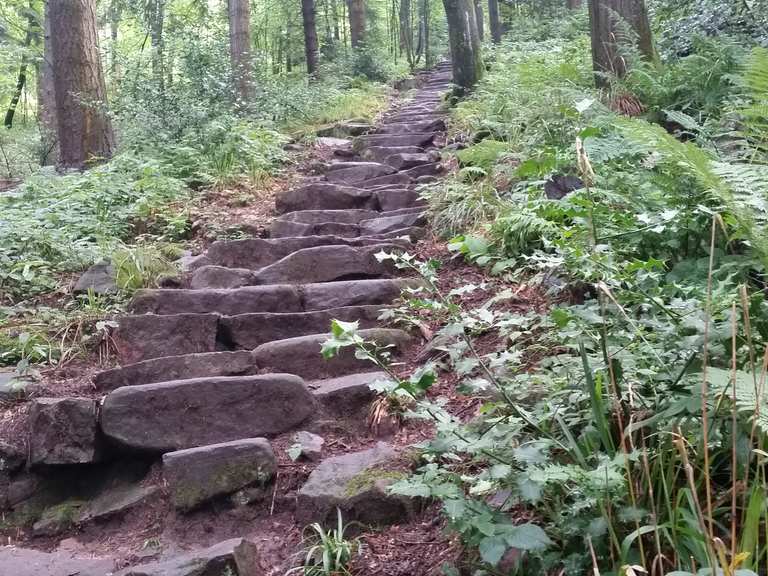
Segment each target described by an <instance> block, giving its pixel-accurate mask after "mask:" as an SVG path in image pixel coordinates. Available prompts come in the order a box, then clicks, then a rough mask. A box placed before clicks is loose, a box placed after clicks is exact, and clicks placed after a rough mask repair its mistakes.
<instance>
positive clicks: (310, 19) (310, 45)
mask: <svg viewBox="0 0 768 576" xmlns="http://www.w3.org/2000/svg"><path fill="white" fill-rule="evenodd" d="M301 17H302V20H303V22H304V52H305V54H306V58H307V74H309V75H310V76H314V75H315V74H316V73H317V61H318V44H317V27H316V25H315V0H301Z"/></svg>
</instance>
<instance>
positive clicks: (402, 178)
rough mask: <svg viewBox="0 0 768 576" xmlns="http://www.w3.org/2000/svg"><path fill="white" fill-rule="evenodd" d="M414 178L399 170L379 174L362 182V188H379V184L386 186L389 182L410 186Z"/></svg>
mask: <svg viewBox="0 0 768 576" xmlns="http://www.w3.org/2000/svg"><path fill="white" fill-rule="evenodd" d="M411 182H412V179H411V177H410V176H408V174H406V173H405V172H397V173H395V174H389V175H387V176H379V177H378V178H371V179H370V180H365V181H363V182H360V184H359V185H360V187H362V188H377V187H379V186H385V185H387V184H399V185H400V186H409V185H410V184H411Z"/></svg>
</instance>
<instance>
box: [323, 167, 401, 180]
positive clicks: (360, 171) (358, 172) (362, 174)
mask: <svg viewBox="0 0 768 576" xmlns="http://www.w3.org/2000/svg"><path fill="white" fill-rule="evenodd" d="M348 164H351V165H352V166H349V167H346V168H342V167H339V168H337V169H333V170H330V171H329V172H328V173H327V174H326V175H325V179H326V180H328V181H329V182H334V183H339V184H356V183H359V182H363V181H365V180H372V179H374V178H379V177H382V176H388V175H390V174H394V173H395V172H397V170H395V169H394V168H392V167H391V166H387V165H386V164H378V163H376V162H349V163H348ZM336 166H339V165H338V164H337V165H336Z"/></svg>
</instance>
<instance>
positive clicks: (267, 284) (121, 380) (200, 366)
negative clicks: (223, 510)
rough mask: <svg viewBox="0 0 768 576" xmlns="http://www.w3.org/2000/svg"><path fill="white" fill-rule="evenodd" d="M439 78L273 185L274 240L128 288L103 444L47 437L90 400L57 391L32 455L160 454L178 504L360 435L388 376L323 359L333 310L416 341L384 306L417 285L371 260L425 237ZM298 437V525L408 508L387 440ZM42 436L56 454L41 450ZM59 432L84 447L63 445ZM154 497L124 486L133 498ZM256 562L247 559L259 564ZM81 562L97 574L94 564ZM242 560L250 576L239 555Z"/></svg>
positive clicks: (248, 482)
mask: <svg viewBox="0 0 768 576" xmlns="http://www.w3.org/2000/svg"><path fill="white" fill-rule="evenodd" d="M449 83H450V70H449V68H447V67H446V66H442V65H441V66H440V67H438V68H437V69H435V70H432V71H430V72H427V73H424V74H422V75H421V76H420V78H419V87H418V88H417V89H416V90H415V94H414V96H413V98H412V99H410V100H408V101H405V102H400V103H398V104H396V105H395V106H394V107H393V108H392V109H391V110H390V111H388V112H387V113H385V115H384V116H383V118H382V120H381V122H380V123H379V124H378V126H376V127H374V128H373V129H372V130H371V131H369V132H368V133H365V134H363V135H361V136H358V137H357V138H356V139H355V140H354V142H353V143H352V145H351V146H344V145H341V146H340V147H339V148H337V149H336V150H335V152H334V156H335V158H336V159H335V160H334V161H333V162H332V163H330V164H329V165H328V166H327V170H326V172H325V174H324V175H323V176H318V177H308V178H307V180H306V182H305V183H304V185H303V186H301V187H298V188H294V189H291V190H289V191H287V192H286V193H284V194H282V195H281V196H280V197H279V198H278V200H277V206H276V208H277V211H278V213H279V214H281V215H280V216H279V217H278V218H276V219H275V220H274V222H273V223H272V226H271V233H270V238H269V239H260V238H252V239H246V240H237V241H223V242H217V243H215V244H214V245H212V246H211V247H210V248H209V249H208V250H207V252H205V253H204V254H203V255H201V256H200V257H198V258H196V259H195V261H194V262H193V263H192V265H191V267H190V268H191V269H190V274H189V280H188V285H187V287H186V288H183V289H156V290H142V291H140V292H139V293H137V295H136V296H135V297H134V299H133V301H132V302H131V306H130V310H131V312H132V314H131V315H128V316H125V317H123V318H121V319H120V322H119V329H118V331H117V334H116V342H117V343H118V346H119V349H120V354H121V358H122V361H123V364H122V366H121V367H119V368H115V369H112V370H108V371H106V372H102V373H100V374H98V375H97V376H96V377H95V379H94V384H95V386H96V387H97V388H98V389H99V390H100V391H102V392H103V393H104V394H105V395H106V396H105V398H104V400H103V402H102V404H101V407H100V410H99V415H98V422H97V424H96V430H95V433H94V435H93V437H94V440H93V442H94V443H97V442H98V443H99V445H100V446H99V447H98V448H100V449H98V450H97V449H96V448H97V447H96V446H91V447H89V446H88V445H87V443H88V441H89V440H88V437H87V435H83V433H82V430H80V431H79V434H77V433H75V432H73V431H70V430H68V429H67V427H66V426H65V427H63V428H62V427H59V428H57V430H56V438H55V441H54V440H53V439H52V438H50V432H45V431H43V430H42V426H43V425H44V423H47V422H55V421H56V418H57V416H60V415H61V414H68V415H71V414H73V413H83V412H85V413H87V411H88V410H89V407H88V405H87V403H88V402H89V400H87V399H81V400H82V402H83V405H81V406H76V405H73V404H72V403H71V402H70V404H69V405H65V404H63V402H65V400H63V399H59V400H56V401H52V402H50V403H49V404H41V405H40V406H38V407H37V409H36V410H37V412H38V413H39V414H42V416H44V417H38V418H37V419H35V418H33V419H32V422H31V430H30V448H31V462H32V464H38V465H47V466H60V465H68V466H76V465H88V464H90V463H92V462H94V461H96V460H97V459H103V458H105V453H107V454H108V456H107V458H108V459H110V460H119V459H123V460H130V459H131V458H132V457H133V456H132V455H135V454H141V455H144V456H146V455H150V456H151V457H152V458H155V459H158V460H159V459H160V457H161V456H162V483H163V486H164V490H167V493H168V495H169V499H170V506H171V507H172V508H174V509H175V510H176V512H177V513H178V514H180V515H181V514H184V513H186V512H187V511H189V510H194V509H199V508H200V507H202V506H206V505H208V504H209V503H210V502H216V499H217V498H218V499H221V498H222V497H229V496H231V495H232V494H236V495H237V497H238V498H241V499H244V500H246V501H247V500H248V499H249V498H251V497H253V498H257V496H254V495H253V494H254V491H253V490H252V489H251V491H250V492H249V487H252V486H253V485H254V484H260V483H261V484H264V483H269V481H271V480H272V479H273V477H274V476H275V473H276V470H277V459H276V457H275V450H273V448H272V446H271V445H270V439H274V438H277V437H284V435H285V434H292V433H294V432H298V431H312V432H316V433H318V434H323V432H324V431H326V430H329V429H332V428H333V427H334V426H335V427H340V426H341V427H343V426H346V427H353V428H354V427H357V428H358V429H360V428H361V426H362V424H361V423H362V421H364V418H365V414H366V411H367V408H368V405H369V403H370V401H371V400H372V396H371V394H372V393H371V391H370V389H369V388H368V384H369V383H371V382H373V381H374V380H376V379H380V378H381V377H382V374H380V373H376V372H371V369H372V367H371V365H370V364H368V363H367V362H365V361H362V360H359V359H356V358H355V356H354V354H353V352H352V351H351V350H348V351H345V352H344V353H343V354H341V355H340V356H339V357H337V358H334V359H332V360H330V361H326V360H323V359H322V358H321V356H320V354H319V351H320V347H321V344H322V342H323V341H324V340H325V339H326V338H327V336H326V335H327V333H328V329H329V325H330V321H331V319H334V318H336V319H339V320H344V321H355V320H356V321H358V322H359V323H360V326H361V327H363V328H365V329H366V334H367V337H368V338H369V339H374V340H376V341H377V342H379V343H382V344H391V345H393V346H394V348H395V349H402V348H403V347H405V346H406V345H407V343H408V341H409V335H408V334H406V333H405V332H402V331H400V330H392V329H384V328H380V327H377V326H378V321H377V317H378V315H379V311H380V310H381V308H382V306H385V305H388V304H390V303H391V302H392V301H393V300H394V299H396V298H397V297H398V295H399V293H400V290H401V289H402V288H403V287H404V286H405V285H407V283H408V282H409V281H408V280H405V279H398V278H395V277H394V276H395V273H394V270H393V269H392V268H391V267H389V266H388V265H387V264H385V263H380V262H378V261H377V260H376V258H375V257H374V254H375V253H377V252H379V251H381V250H382V249H385V250H389V249H392V248H398V247H399V248H408V246H410V245H411V244H412V243H414V242H416V241H417V240H418V239H419V238H421V237H422V236H423V235H424V233H425V228H424V226H425V225H426V221H425V216H424V214H423V204H422V201H421V200H420V199H419V197H418V194H417V192H416V187H417V186H418V184H419V183H421V182H424V181H428V180H431V179H433V178H434V177H435V175H437V174H438V173H439V172H440V171H441V167H440V164H439V157H440V155H439V152H438V151H437V150H436V148H437V147H438V146H439V145H440V142H439V141H441V140H443V136H444V130H445V125H444V122H443V116H444V114H445V113H444V112H441V111H439V110H438V109H439V107H440V105H441V103H442V97H443V95H444V93H445V92H446V91H447V89H448V86H449ZM70 400H71V399H70ZM34 411H35V408H33V413H34ZM70 420H71V418H70ZM46 434H48V436H46ZM68 436H71V437H68ZM297 440H298V441H300V443H302V445H303V450H304V452H305V455H306V456H309V457H312V458H318V459H321V462H320V463H319V464H318V465H317V467H316V468H315V469H314V471H313V472H312V473H311V475H310V476H309V478H308V479H307V481H306V482H305V483H304V484H303V485H302V486H301V487H300V488H299V490H298V499H297V503H296V508H295V521H296V522H297V523H298V525H303V524H306V523H308V522H314V521H321V522H323V521H327V520H329V519H333V518H335V515H336V509H337V507H338V508H339V509H341V510H342V512H343V514H344V518H345V519H346V520H358V521H361V522H364V523H371V524H375V525H382V524H390V523H393V522H398V521H401V520H405V519H407V518H408V517H409V515H410V514H411V512H412V510H411V507H412V506H411V503H410V502H409V501H407V500H404V499H399V498H396V497H393V496H390V495H389V494H387V492H386V490H385V487H386V483H387V479H388V478H394V477H396V474H391V475H390V474H388V473H387V472H385V471H382V469H385V468H386V466H387V462H388V461H390V460H392V459H393V458H395V457H396V456H397V454H396V450H395V449H394V448H393V447H391V446H389V445H388V444H386V443H383V442H379V443H377V444H376V445H375V446H374V447H372V448H368V449H367V450H355V449H353V450H351V451H349V452H347V453H341V454H340V453H339V452H338V451H334V452H333V453H334V456H332V457H325V459H322V458H323V457H324V456H325V451H324V450H323V449H322V447H321V445H320V444H318V442H319V438H318V437H316V436H313V435H312V434H309V433H305V432H303V433H302V435H301V436H300V437H299V438H297ZM52 442H53V443H54V444H56V445H57V449H56V450H50V449H48V448H49V445H50V444H51V443H52ZM68 443H71V444H73V445H74V446H75V448H76V449H73V450H67V448H68ZM313 444H314V445H313ZM90 448H93V449H92V450H91V449H90ZM268 490H271V488H268ZM148 492H149V491H147V490H144V491H143V492H136V493H130V494H128V496H124V497H123V498H124V499H125V501H126V502H127V503H129V505H133V504H135V503H136V502H138V501H140V500H141V499H142V498H144V497H146V496H147V495H148ZM105 496H106V497H107V499H109V498H110V496H109V495H108V494H107V495H105ZM262 498H263V495H262ZM112 499H115V497H114V496H113V497H112ZM118 500H119V498H118ZM115 504H119V502H117V503H115ZM102 505H103V503H102ZM273 505H274V503H273ZM94 509H95V508H94V507H93V506H91V505H87V506H86V507H85V514H86V515H87V514H91V517H94V516H95V512H94ZM113 512H114V511H113ZM79 521H80V522H86V521H87V517H86V516H81V517H80V518H79ZM237 545H240V551H241V552H243V551H244V549H245V548H247V547H248V546H249V544H248V543H247V542H246V543H242V542H241V540H239V539H238V540H230V541H227V542H222V543H221V544H218V545H216V546H214V547H213V548H210V549H207V550H202V551H198V552H197V553H196V554H197V556H196V557H197V558H201V559H203V560H204V561H205V562H220V563H223V564H226V563H227V562H234V560H233V558H235V557H236V556H238V557H239V558H240V560H241V562H243V561H245V560H243V558H244V557H245V556H248V554H244V553H243V554H240V555H238V554H235V553H234V550H235V547H236V546H237ZM254 553H258V555H259V556H260V557H261V559H260V560H259V562H260V563H261V564H262V567H263V568H264V569H265V570H269V569H270V568H272V567H273V566H271V565H270V564H271V562H270V559H269V558H266V557H264V551H263V550H261V551H259V550H255V552H254ZM14 554H15V555H13V556H12V555H9V553H8V552H7V550H6V551H0V573H2V574H6V573H9V574H10V572H8V571H7V570H6V568H4V567H3V566H6V567H9V566H11V564H9V562H13V561H16V562H17V563H19V562H21V561H23V557H22V556H20V555H19V554H21V552H20V551H18V550H16V551H15V552H14ZM252 556H253V555H252V554H251V559H250V560H248V561H245V562H251V563H253V562H256V561H255V560H253V558H252ZM185 558H186V559H185ZM44 560H45V559H42V560H39V561H40V562H43V561H44ZM188 560H189V557H176V558H170V559H166V560H163V563H164V564H163V565H161V564H159V563H157V562H156V563H155V564H151V563H150V564H147V565H145V566H142V569H141V570H140V571H136V570H134V571H127V572H121V574H161V573H162V574H166V573H168V574H171V573H172V574H175V575H179V576H184V575H185V574H187V573H186V572H184V571H183V570H177V571H170V570H168V563H172V564H173V563H175V564H173V565H174V566H176V565H179V563H180V562H181V564H183V563H184V562H187V561H188ZM28 561H29V560H27V562H28ZM36 561H37V560H36ZM223 564H222V565H223ZM17 567H18V566H17ZM92 568H93V569H94V570H95V571H94V572H93V574H97V573H99V570H100V568H98V567H96V566H95V565H94V566H93V567H92ZM14 569H15V568H14ZM78 569H80V570H81V574H91V573H92V572H90V571H89V570H91V567H89V566H88V565H82V566H79V567H78ZM164 570H165V571H164ZM239 570H240V573H241V576H243V575H247V576H251V572H248V571H247V570H246V568H245V567H244V566H243V565H242V564H241V565H240V566H239ZM14 573H16V572H14ZM20 573H21V574H26V573H25V572H24V571H23V570H22V571H21V572H20ZM195 573H197V572H195ZM205 573H206V574H207V573H208V572H205ZM260 573H262V572H254V574H260ZM36 574H37V576H47V575H48V574H58V572H55V571H50V572H46V571H45V570H42V571H39V572H36Z"/></svg>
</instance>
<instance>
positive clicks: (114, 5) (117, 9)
mask: <svg viewBox="0 0 768 576" xmlns="http://www.w3.org/2000/svg"><path fill="white" fill-rule="evenodd" d="M108 17H109V38H110V41H111V42H110V46H109V48H110V50H109V69H110V70H109V73H110V81H111V82H118V83H119V82H120V63H119V62H118V60H117V38H118V33H119V27H120V20H122V17H123V6H122V4H121V2H120V1H119V0H112V2H111V3H110V5H109V14H108Z"/></svg>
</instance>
